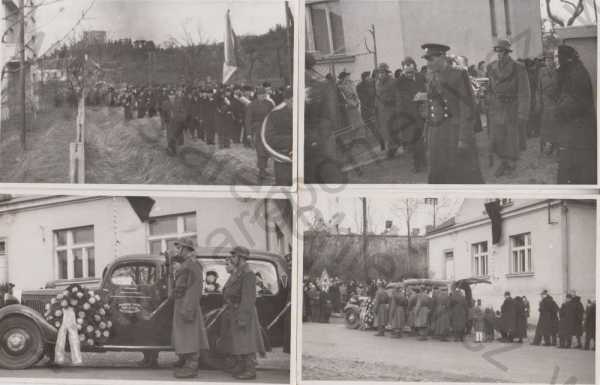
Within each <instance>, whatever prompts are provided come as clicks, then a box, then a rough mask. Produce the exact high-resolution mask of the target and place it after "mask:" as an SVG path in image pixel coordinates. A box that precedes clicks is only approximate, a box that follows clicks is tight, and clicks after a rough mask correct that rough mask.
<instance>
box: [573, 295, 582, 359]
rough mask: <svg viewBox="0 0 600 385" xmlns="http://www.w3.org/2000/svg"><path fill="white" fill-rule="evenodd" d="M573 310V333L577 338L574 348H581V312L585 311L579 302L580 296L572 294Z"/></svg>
mask: <svg viewBox="0 0 600 385" xmlns="http://www.w3.org/2000/svg"><path fill="white" fill-rule="evenodd" d="M572 301H573V312H574V313H575V325H574V333H573V335H574V336H575V339H576V340H577V345H576V346H575V348H576V349H581V348H583V345H581V336H582V335H583V314H584V313H585V309H584V308H583V304H582V303H581V298H580V297H579V296H578V295H573V299H572Z"/></svg>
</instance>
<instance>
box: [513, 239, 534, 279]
mask: <svg viewBox="0 0 600 385" xmlns="http://www.w3.org/2000/svg"><path fill="white" fill-rule="evenodd" d="M510 273H511V274H529V273H533V260H532V256H531V233H523V234H518V235H513V236H511V237H510Z"/></svg>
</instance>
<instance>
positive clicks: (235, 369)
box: [225, 357, 246, 377]
mask: <svg viewBox="0 0 600 385" xmlns="http://www.w3.org/2000/svg"><path fill="white" fill-rule="evenodd" d="M233 360H234V364H233V366H230V367H228V368H225V372H227V373H229V374H231V375H233V376H234V377H235V376H237V375H238V374H240V373H242V372H243V371H244V369H245V368H246V367H245V363H244V360H243V359H242V358H240V357H233Z"/></svg>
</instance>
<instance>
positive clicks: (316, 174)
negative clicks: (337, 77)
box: [304, 54, 346, 183]
mask: <svg viewBox="0 0 600 385" xmlns="http://www.w3.org/2000/svg"><path fill="white" fill-rule="evenodd" d="M315 63H316V61H315V58H314V57H313V56H312V55H311V54H306V72H305V77H306V92H305V99H304V136H305V138H304V179H305V182H306V183H346V176H345V175H344V174H343V173H342V169H341V163H340V161H339V159H338V156H337V147H336V142H335V136H334V132H335V130H337V129H339V128H340V116H339V115H340V114H339V111H338V108H337V107H338V101H337V88H336V86H335V83H332V82H331V81H329V80H327V79H323V78H322V77H321V75H320V74H319V73H317V72H316V71H315V70H314V69H313V67H314V65H315Z"/></svg>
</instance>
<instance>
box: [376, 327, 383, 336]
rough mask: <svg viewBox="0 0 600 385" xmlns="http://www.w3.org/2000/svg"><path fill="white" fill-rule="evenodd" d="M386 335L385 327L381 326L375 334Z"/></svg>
mask: <svg viewBox="0 0 600 385" xmlns="http://www.w3.org/2000/svg"><path fill="white" fill-rule="evenodd" d="M383 336H385V329H384V328H382V327H380V328H379V329H378V331H377V334H375V337H383Z"/></svg>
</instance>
